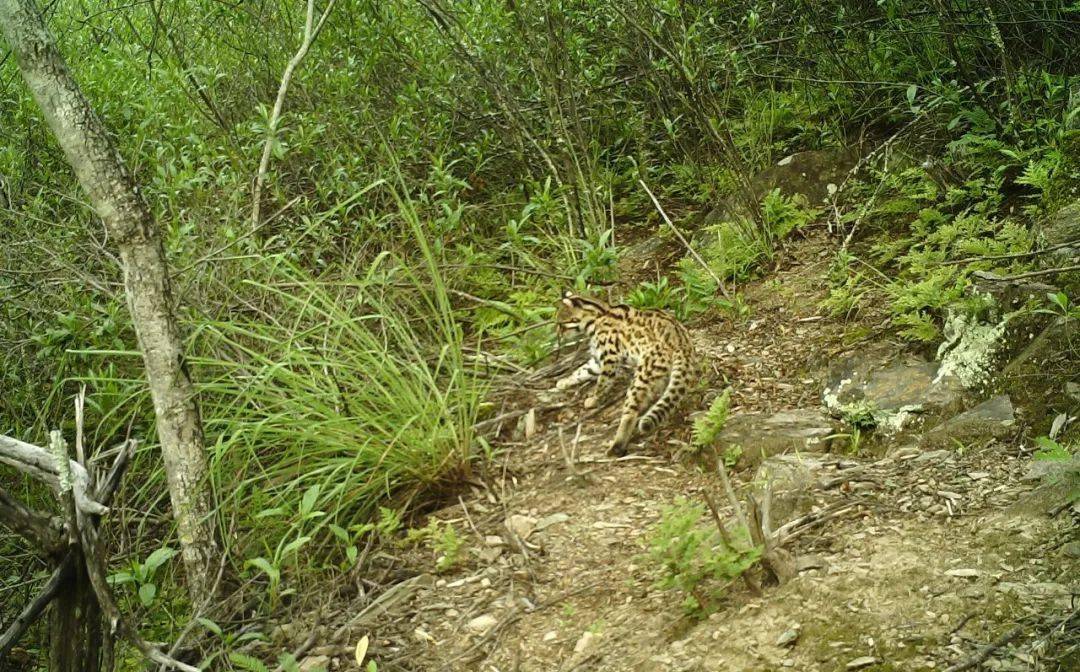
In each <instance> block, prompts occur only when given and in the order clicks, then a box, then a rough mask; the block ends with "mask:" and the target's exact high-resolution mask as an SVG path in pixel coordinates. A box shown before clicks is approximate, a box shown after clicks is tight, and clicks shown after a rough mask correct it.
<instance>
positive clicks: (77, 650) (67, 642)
mask: <svg viewBox="0 0 1080 672" xmlns="http://www.w3.org/2000/svg"><path fill="white" fill-rule="evenodd" d="M71 552H72V553H75V554H76V559H75V561H74V562H73V563H72V571H71V572H70V573H69V575H68V577H67V580H66V582H65V585H64V587H63V588H62V589H61V590H60V592H58V593H57V594H56V597H55V598H54V599H53V603H52V606H51V607H50V608H51V610H52V611H51V613H50V614H49V670H50V671H51V672H98V670H100V669H101V634H102V633H101V609H100V608H99V607H98V603H97V597H96V596H95V595H94V587H93V586H91V585H90V577H89V576H87V574H86V562H85V561H84V560H83V557H82V551H81V550H79V549H78V548H77V547H76V548H73V549H72V551H71Z"/></svg>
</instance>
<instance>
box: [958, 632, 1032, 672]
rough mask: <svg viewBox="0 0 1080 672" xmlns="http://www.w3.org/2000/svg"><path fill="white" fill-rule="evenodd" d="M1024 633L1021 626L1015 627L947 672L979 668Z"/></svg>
mask: <svg viewBox="0 0 1080 672" xmlns="http://www.w3.org/2000/svg"><path fill="white" fill-rule="evenodd" d="M1023 631H1024V629H1023V628H1022V627H1021V626H1019V625H1018V626H1016V627H1014V628H1013V629H1012V630H1009V631H1008V632H1006V633H1005V634H1004V635H1002V636H1001V637H998V638H997V639H995V640H994V641H993V642H991V643H990V644H987V645H986V646H984V647H983V648H982V650H981V651H979V652H978V653H977V654H975V655H974V656H971V657H970V658H967V659H965V660H962V661H960V662H959V663H957V664H955V665H953V666H952V667H948V668H946V669H945V672H963V670H970V669H971V668H973V667H977V666H979V665H981V664H982V663H983V662H985V661H986V659H987V658H989V657H990V656H991V655H992V654H993V653H994V652H995V651H997V650H998V649H1000V648H1001V647H1003V646H1005V645H1006V644H1008V643H1009V642H1011V641H1012V640H1014V639H1016V638H1017V637H1019V636H1020V633H1022V632H1023Z"/></svg>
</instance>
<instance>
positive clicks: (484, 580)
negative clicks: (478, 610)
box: [480, 576, 491, 588]
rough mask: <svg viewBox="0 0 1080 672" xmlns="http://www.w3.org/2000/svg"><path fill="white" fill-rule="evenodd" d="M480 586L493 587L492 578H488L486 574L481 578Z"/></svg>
mask: <svg viewBox="0 0 1080 672" xmlns="http://www.w3.org/2000/svg"><path fill="white" fill-rule="evenodd" d="M480 587H481V588H490V587H491V579H489V578H487V577H486V576H485V577H484V578H482V579H480Z"/></svg>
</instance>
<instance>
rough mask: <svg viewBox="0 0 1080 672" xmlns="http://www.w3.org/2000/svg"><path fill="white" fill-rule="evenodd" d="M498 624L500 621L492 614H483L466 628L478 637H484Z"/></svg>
mask: <svg viewBox="0 0 1080 672" xmlns="http://www.w3.org/2000/svg"><path fill="white" fill-rule="evenodd" d="M498 622H499V621H498V619H496V618H495V617H494V616H492V615H491V614H483V615H481V616H477V617H476V618H474V619H472V620H471V621H469V623H468V625H467V626H466V627H468V628H469V630H471V631H472V632H473V633H475V634H477V635H483V634H484V633H486V632H487V631H488V630H491V629H492V628H493V627H495V624H496V623H498Z"/></svg>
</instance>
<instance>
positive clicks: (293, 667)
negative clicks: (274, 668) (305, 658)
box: [278, 653, 300, 672]
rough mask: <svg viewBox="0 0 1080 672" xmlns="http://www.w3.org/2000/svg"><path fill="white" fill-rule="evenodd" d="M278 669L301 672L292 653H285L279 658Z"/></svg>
mask: <svg viewBox="0 0 1080 672" xmlns="http://www.w3.org/2000/svg"><path fill="white" fill-rule="evenodd" d="M278 667H280V668H281V669H282V670H284V672H300V665H299V664H298V663H297V662H296V658H293V655H292V654H291V653H283V654H281V655H280V656H278Z"/></svg>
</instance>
